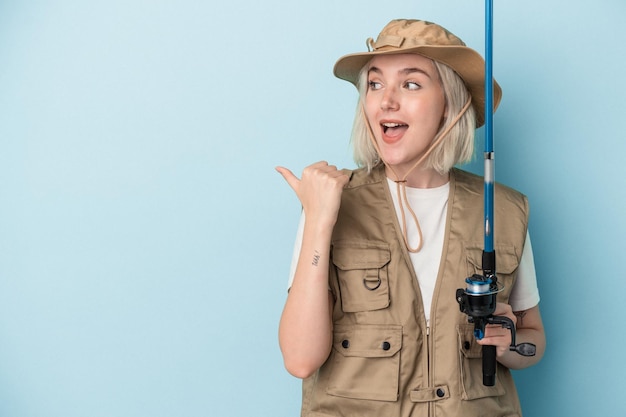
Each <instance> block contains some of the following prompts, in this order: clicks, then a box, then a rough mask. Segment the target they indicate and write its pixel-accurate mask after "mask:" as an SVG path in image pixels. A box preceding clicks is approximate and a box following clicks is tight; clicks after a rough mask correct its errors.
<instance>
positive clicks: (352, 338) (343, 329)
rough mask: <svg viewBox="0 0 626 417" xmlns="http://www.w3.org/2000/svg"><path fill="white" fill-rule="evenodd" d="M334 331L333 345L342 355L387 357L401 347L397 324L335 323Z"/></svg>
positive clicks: (399, 331)
mask: <svg viewBox="0 0 626 417" xmlns="http://www.w3.org/2000/svg"><path fill="white" fill-rule="evenodd" d="M334 333H335V335H334V340H333V347H334V348H335V349H336V350H337V352H338V353H339V354H341V355H343V356H358V357H364V358H388V357H390V356H393V355H395V354H396V353H398V351H399V350H400V348H401V347H402V326H399V325H378V324H370V325H354V326H341V325H337V326H336V328H335V332H334Z"/></svg>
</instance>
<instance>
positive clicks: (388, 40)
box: [367, 35, 465, 52]
mask: <svg viewBox="0 0 626 417" xmlns="http://www.w3.org/2000/svg"><path fill="white" fill-rule="evenodd" d="M416 46H444V45H441V43H435V44H433V43H430V42H427V41H426V40H425V39H424V38H417V39H416V38H407V37H404V36H395V35H379V36H378V38H377V39H376V42H374V39H372V38H368V39H367V49H368V50H369V52H372V51H387V50H390V49H407V48H413V47H416ZM445 46H465V44H464V43H463V42H460V43H457V42H455V43H449V44H448V45H445Z"/></svg>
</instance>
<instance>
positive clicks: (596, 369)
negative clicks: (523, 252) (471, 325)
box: [0, 0, 626, 417]
mask: <svg viewBox="0 0 626 417" xmlns="http://www.w3.org/2000/svg"><path fill="white" fill-rule="evenodd" d="M483 8H484V5H483V3H482V1H481V0H437V1H435V0H429V1H424V0H420V1H417V0H413V1H399V0H398V1H393V0H392V1H387V2H380V1H371V0H344V1H329V0H320V1H315V2H313V1H311V2H284V1H277V0H267V1H262V2H258V1H251V0H230V1H219V2H208V1H199V0H197V1H194V0H178V1H173V0H170V1H166V0H161V1H159V0H154V1H148V0H107V1H103V0H92V1H80V0H74V1H72V0H58V1H53V0H31V1H10V0H4V1H0V417H84V416H90V417H101V416H102V417H105V416H106V417H144V416H145V417H148V416H149V417H165V416H167V417H171V416H185V417H193V416H215V417H222V416H224V417H240V416H250V415H254V416H266V415H267V416H284V417H287V416H296V415H298V413H299V406H300V383H299V381H298V380H297V379H295V378H293V377H291V376H290V375H288V374H287V372H286V371H285V370H284V368H283V365H282V361H281V356H280V352H279V348H278V343H277V326H278V320H279V317H280V313H281V310H282V306H283V303H284V300H285V296H286V285H287V275H288V270H289V262H290V257H291V250H292V246H293V239H294V233H295V230H296V225H297V221H298V218H299V212H300V206H299V203H298V201H297V199H296V197H295V195H294V194H293V192H292V191H291V189H289V187H288V186H287V184H286V183H285V182H284V181H283V179H282V178H281V177H280V176H279V175H278V174H277V173H276V172H275V171H274V166H276V165H285V166H287V167H289V168H291V169H292V170H294V172H297V173H299V172H301V170H302V168H303V167H304V166H306V165H308V164H309V163H312V162H315V161H318V160H321V159H325V160H328V161H330V162H332V163H334V164H337V165H339V166H343V167H353V163H352V161H351V152H350V149H349V144H348V136H349V132H350V127H351V123H352V115H353V110H354V107H355V103H356V92H355V90H354V88H353V87H352V86H351V85H350V84H348V83H346V82H343V81H339V80H337V79H335V78H334V77H333V76H332V72H331V70H332V66H333V64H334V62H335V60H336V59H337V58H338V57H339V56H341V55H343V54H346V53H351V52H357V51H362V50H364V49H365V39H366V38H367V37H369V36H372V37H375V36H376V35H377V34H378V32H379V30H380V29H381V28H382V27H383V26H384V24H386V23H387V22H388V21H389V20H390V19H392V18H396V17H412V18H422V19H426V20H433V21H436V22H438V23H441V24H443V25H444V26H446V27H448V28H449V29H451V30H452V31H453V32H455V33H456V34H457V35H459V36H460V37H461V38H463V39H464V40H465V41H466V43H468V44H469V45H470V46H472V47H474V48H475V49H477V50H478V51H481V52H482V51H483V49H484V48H483V43H484V31H483V28H484V23H483V22H484V18H483ZM494 13H495V25H494V38H495V40H494V75H495V77H496V78H497V80H498V82H499V83H500V84H501V86H502V87H503V90H504V98H503V101H502V104H501V106H500V108H499V109H498V112H497V113H496V115H495V138H496V155H497V168H496V177H497V179H498V180H499V181H500V182H504V183H506V184H508V185H511V186H513V187H516V188H518V189H520V190H522V191H523V192H524V193H526V194H527V195H528V196H529V198H530V202H531V210H532V215H531V233H532V236H533V246H534V249H535V259H536V265H537V271H538V276H539V287H540V292H541V296H542V301H541V308H542V312H543V316H544V320H545V326H546V331H547V337H548V350H547V353H546V355H545V357H544V359H543V361H542V362H541V363H540V364H539V365H538V366H536V367H534V368H531V369H527V370H523V371H518V372H516V373H515V377H516V380H517V382H518V387H519V391H520V395H521V399H522V404H523V408H524V410H525V415H526V416H532V417H548V416H550V417H552V416H570V417H583V416H584V417H587V416H591V415H593V416H624V415H626V402H625V401H624V394H623V393H624V391H625V390H626V376H625V375H626V373H625V372H624V365H623V362H622V359H623V357H622V353H623V350H624V346H625V345H626V337H625V333H626V332H625V331H624V330H625V328H626V325H624V322H623V321H622V320H621V319H622V316H623V314H624V308H625V307H624V295H625V293H626V284H625V282H626V277H625V274H624V270H623V269H624V268H623V266H622V262H621V261H622V260H623V257H624V254H625V250H626V245H625V244H624V238H625V232H626V224H625V221H624V213H626V191H625V188H626V187H625V185H626V184H625V180H624V177H625V175H626V168H625V165H624V156H625V155H626V146H625V144H624V143H625V139H626V134H625V133H624V128H623V126H624V117H625V115H626V105H625V103H626V101H625V100H624V96H625V95H626V82H625V81H624V75H623V67H624V65H625V64H626V54H625V51H626V47H625V45H626V26H624V24H623V21H624V18H626V3H625V2H624V1H623V0H598V1H593V2H591V1H588V2H572V1H569V0H553V1H549V2H548V1H545V0H528V1H522V2H513V1H504V0H497V1H496V2H495V8H494ZM481 137H482V132H480V131H479V134H478V143H479V144H478V152H477V154H478V155H479V157H478V160H477V161H476V162H475V163H473V164H472V165H470V169H472V170H474V171H476V172H479V173H480V172H481V171H482V168H481V165H482V162H480V155H481V152H480V149H481V146H482V145H481V144H480V142H481Z"/></svg>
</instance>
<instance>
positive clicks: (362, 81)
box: [350, 60, 476, 174]
mask: <svg viewBox="0 0 626 417" xmlns="http://www.w3.org/2000/svg"><path fill="white" fill-rule="evenodd" d="M431 61H432V62H433V64H434V66H435V69H436V70H437V73H438V74H439V80H440V82H441V86H442V88H443V91H444V97H445V102H446V111H445V114H444V120H443V123H442V124H441V126H440V127H439V131H438V132H437V135H435V138H433V141H434V140H435V139H436V138H437V136H439V135H440V134H441V132H443V131H445V129H447V128H448V127H449V125H450V124H451V123H454V119H455V117H456V116H457V115H458V114H459V113H460V112H461V111H462V109H463V106H464V105H465V104H466V103H467V101H468V100H469V99H470V94H469V91H468V90H467V87H465V84H464V83H463V80H462V79H461V77H459V75H458V74H457V73H456V72H454V70H452V68H450V67H448V66H447V65H445V64H442V63H440V62H437V61H433V60H431ZM367 69H368V66H367V65H365V66H364V67H363V68H362V69H361V71H360V73H359V78H358V82H357V89H358V91H359V101H358V104H357V109H356V114H355V116H354V123H353V125H352V135H351V139H350V141H351V143H352V147H353V153H354V161H355V162H356V164H357V165H358V166H359V167H366V168H367V170H368V171H371V170H372V168H374V167H376V166H377V165H379V164H381V163H383V162H382V161H381V159H380V157H379V155H378V152H376V149H375V148H374V145H373V144H372V140H374V139H373V138H371V137H370V130H369V128H368V121H367V118H366V116H365V113H364V111H363V101H364V100H365V94H367ZM475 129H476V114H475V111H474V108H473V107H472V106H470V107H469V108H468V109H467V111H466V112H465V113H464V114H463V115H462V116H461V118H460V119H459V120H458V121H457V122H456V124H455V125H454V126H452V127H451V128H450V131H449V132H448V133H447V134H446V136H447V137H446V138H444V139H443V140H442V141H441V142H440V143H439V144H438V145H437V146H435V148H434V149H433V150H432V152H431V153H430V155H428V157H427V158H426V160H425V161H424V166H425V167H426V168H433V169H435V170H436V171H437V172H439V173H442V174H444V173H446V172H448V171H450V169H452V167H453V166H454V165H456V164H458V163H463V162H468V161H469V160H470V159H471V158H472V155H473V153H474V131H475Z"/></svg>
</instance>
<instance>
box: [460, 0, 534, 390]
mask: <svg viewBox="0 0 626 417" xmlns="http://www.w3.org/2000/svg"><path fill="white" fill-rule="evenodd" d="M484 156H485V161H484V163H485V166H484V170H485V172H484V211H485V213H484V228H485V229H484V249H483V256H482V270H483V274H482V275H480V274H474V275H472V276H471V277H469V278H466V279H465V283H466V284H467V286H466V288H465V289H463V288H459V289H457V290H456V299H457V302H458V303H459V306H460V308H461V312H463V313H465V314H467V315H468V321H469V322H470V323H474V336H475V337H476V339H477V340H481V339H482V338H483V337H484V335H485V327H486V326H487V324H497V325H500V326H502V327H503V328H506V329H509V330H510V331H511V345H510V346H509V349H510V350H512V351H516V352H517V353H519V354H520V355H523V356H534V355H535V350H536V349H535V345H533V344H531V343H520V344H519V345H517V344H516V343H515V324H514V323H513V321H512V320H511V319H510V318H508V317H504V316H494V315H493V313H494V311H495V309H496V302H497V294H498V293H499V292H500V291H502V289H504V286H502V285H501V284H500V283H498V277H497V276H496V251H495V248H494V221H493V220H494V183H495V153H494V149H493V0H485V153H484ZM482 370H483V385H486V386H493V385H495V383H496V347H495V346H492V345H483V347H482Z"/></svg>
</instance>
